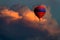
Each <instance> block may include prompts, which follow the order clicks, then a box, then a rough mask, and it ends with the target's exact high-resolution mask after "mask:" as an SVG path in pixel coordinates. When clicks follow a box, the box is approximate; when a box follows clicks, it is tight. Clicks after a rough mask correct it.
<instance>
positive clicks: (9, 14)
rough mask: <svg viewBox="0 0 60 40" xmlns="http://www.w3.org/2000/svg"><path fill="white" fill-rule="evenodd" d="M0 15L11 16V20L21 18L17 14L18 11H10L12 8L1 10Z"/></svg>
mask: <svg viewBox="0 0 60 40" xmlns="http://www.w3.org/2000/svg"><path fill="white" fill-rule="evenodd" d="M1 16H4V17H6V16H7V17H11V18H12V20H17V19H20V18H22V17H21V16H19V13H18V12H15V11H12V10H8V9H4V10H2V11H1Z"/></svg>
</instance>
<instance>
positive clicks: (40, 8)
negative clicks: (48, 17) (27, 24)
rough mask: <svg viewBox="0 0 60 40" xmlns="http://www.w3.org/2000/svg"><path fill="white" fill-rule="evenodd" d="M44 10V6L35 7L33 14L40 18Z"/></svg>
mask: <svg viewBox="0 0 60 40" xmlns="http://www.w3.org/2000/svg"><path fill="white" fill-rule="evenodd" d="M45 12H46V9H45V7H44V6H37V7H36V8H35V9H34V13H35V15H36V16H37V17H38V18H42V17H43V16H44V15H45Z"/></svg>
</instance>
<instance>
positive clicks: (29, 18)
mask: <svg viewBox="0 0 60 40" xmlns="http://www.w3.org/2000/svg"><path fill="white" fill-rule="evenodd" d="M20 14H21V15H20ZM0 19H1V20H0V21H2V25H1V27H0V29H1V31H2V32H1V34H2V35H4V36H7V37H10V36H11V38H13V37H14V38H15V37H16V39H17V40H18V39H19V38H20V37H22V38H23V37H26V38H25V39H27V40H29V39H31V36H33V37H32V39H33V40H34V39H35V38H36V40H37V39H39V38H40V39H41V40H45V39H46V38H47V40H48V39H51V38H50V36H56V35H59V33H60V29H59V27H58V23H57V22H56V20H55V19H53V18H52V15H51V13H50V9H49V8H47V7H46V14H45V16H43V17H42V19H39V18H38V17H37V16H36V15H35V14H34V11H33V10H30V9H29V8H28V7H27V6H24V7H22V8H21V9H19V11H14V10H11V9H8V8H6V9H2V10H1V11H0ZM7 23H9V25H8V24H7ZM1 34H0V35H1ZM22 38H20V39H22ZM43 38H44V39H43ZM52 38H53V37H52ZM40 39H39V40H40ZM53 39H55V37H54V38H53Z"/></svg>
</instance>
